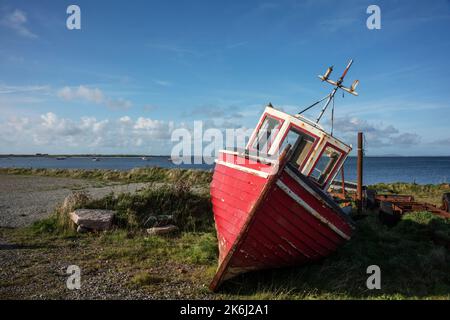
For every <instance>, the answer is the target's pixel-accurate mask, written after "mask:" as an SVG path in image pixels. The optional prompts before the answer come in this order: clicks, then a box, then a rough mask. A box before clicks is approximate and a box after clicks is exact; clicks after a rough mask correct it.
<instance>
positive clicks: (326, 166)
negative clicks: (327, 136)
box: [310, 146, 341, 185]
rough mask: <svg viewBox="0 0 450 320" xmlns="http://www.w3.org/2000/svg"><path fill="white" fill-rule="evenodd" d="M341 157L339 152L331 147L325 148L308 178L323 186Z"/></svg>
mask: <svg viewBox="0 0 450 320" xmlns="http://www.w3.org/2000/svg"><path fill="white" fill-rule="evenodd" d="M340 157H341V152H339V151H337V150H336V149H334V148H333V147H331V146H328V147H326V148H325V150H324V151H323V152H322V155H321V156H320V158H319V160H318V161H317V163H316V165H315V167H314V169H313V171H312V172H311V174H310V177H311V178H313V179H314V180H316V182H317V183H318V184H319V185H324V184H325V183H326V182H327V181H328V179H329V178H330V175H331V173H332V171H333V168H334V167H335V165H336V164H337V162H338V161H339V159H340Z"/></svg>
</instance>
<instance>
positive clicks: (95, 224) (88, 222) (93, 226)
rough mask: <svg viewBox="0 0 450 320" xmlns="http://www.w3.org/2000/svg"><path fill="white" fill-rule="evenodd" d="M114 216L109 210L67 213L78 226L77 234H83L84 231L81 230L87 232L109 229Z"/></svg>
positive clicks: (84, 210) (79, 210) (81, 210)
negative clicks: (86, 230)
mask: <svg viewBox="0 0 450 320" xmlns="http://www.w3.org/2000/svg"><path fill="white" fill-rule="evenodd" d="M114 214H115V212H114V211H111V210H99V209H77V210H75V211H72V212H71V213H69V216H70V219H72V221H73V222H75V224H76V225H78V228H79V230H80V231H79V232H83V231H84V230H82V229H81V228H84V229H88V230H109V229H111V226H112V221H113V218H114ZM80 227H81V228H80ZM78 228H77V231H78Z"/></svg>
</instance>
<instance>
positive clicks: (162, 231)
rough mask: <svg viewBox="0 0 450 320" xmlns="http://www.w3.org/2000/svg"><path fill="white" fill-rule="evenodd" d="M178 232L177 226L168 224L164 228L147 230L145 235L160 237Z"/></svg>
mask: <svg viewBox="0 0 450 320" xmlns="http://www.w3.org/2000/svg"><path fill="white" fill-rule="evenodd" d="M177 230H178V227H177V226H174V225H173V224H169V225H167V226H164V227H153V228H149V229H147V233H148V234H149V235H152V236H155V235H162V234H168V233H172V232H175V231H177Z"/></svg>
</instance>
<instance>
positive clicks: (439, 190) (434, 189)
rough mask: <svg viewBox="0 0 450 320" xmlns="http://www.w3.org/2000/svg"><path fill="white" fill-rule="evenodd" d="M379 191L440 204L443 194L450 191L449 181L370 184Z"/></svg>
mask: <svg viewBox="0 0 450 320" xmlns="http://www.w3.org/2000/svg"><path fill="white" fill-rule="evenodd" d="M370 188H371V189H375V190H376V191H377V192H379V193H387V194H405V195H412V196H414V199H415V200H417V201H423V202H428V203H431V204H434V205H438V206H440V205H441V204H442V195H443V194H444V193H447V192H450V185H449V184H448V183H442V184H437V185H434V184H414V183H401V182H397V183H378V184H375V185H371V186H370Z"/></svg>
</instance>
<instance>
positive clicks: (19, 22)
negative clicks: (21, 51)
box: [0, 9, 38, 38]
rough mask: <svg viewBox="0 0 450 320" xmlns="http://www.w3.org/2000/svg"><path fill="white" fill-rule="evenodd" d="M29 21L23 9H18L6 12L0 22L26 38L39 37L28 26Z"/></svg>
mask: <svg viewBox="0 0 450 320" xmlns="http://www.w3.org/2000/svg"><path fill="white" fill-rule="evenodd" d="M27 22H28V19H27V15H26V13H25V12H23V11H22V10H19V9H16V10H14V11H13V12H11V13H9V14H6V15H5V16H4V17H3V18H2V19H1V20H0V24H1V25H2V26H5V27H7V28H9V29H11V30H14V31H15V32H16V33H17V34H19V35H21V36H23V37H26V38H37V37H38V36H37V35H36V34H34V33H33V32H32V31H30V29H28V27H27V26H26V24H27Z"/></svg>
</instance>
